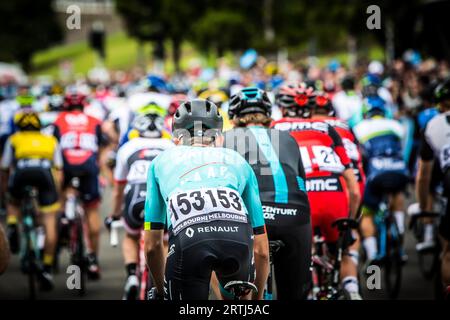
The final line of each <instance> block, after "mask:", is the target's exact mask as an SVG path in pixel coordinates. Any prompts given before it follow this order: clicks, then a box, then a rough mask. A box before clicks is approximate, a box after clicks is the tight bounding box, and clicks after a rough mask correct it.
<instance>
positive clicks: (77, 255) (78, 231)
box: [72, 219, 87, 296]
mask: <svg viewBox="0 0 450 320" xmlns="http://www.w3.org/2000/svg"><path fill="white" fill-rule="evenodd" d="M72 241H74V243H73V245H72V263H73V264H75V265H77V266H78V267H79V268H80V289H79V290H78V294H79V295H80V296H83V295H84V294H85V293H86V278H87V270H86V268H87V266H86V257H85V255H84V239H83V225H82V222H81V219H76V220H75V222H74V225H73V236H72Z"/></svg>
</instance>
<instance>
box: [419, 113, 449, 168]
mask: <svg viewBox="0 0 450 320" xmlns="http://www.w3.org/2000/svg"><path fill="white" fill-rule="evenodd" d="M420 157H421V159H422V160H425V161H430V160H433V159H437V160H438V161H439V163H440V165H441V169H442V171H443V172H445V171H446V170H447V169H448V168H450V111H447V112H445V113H442V114H439V115H437V116H435V117H434V118H433V119H431V120H430V121H429V122H428V124H427V126H426V128H425V131H424V133H423V137H422V142H421V149H420Z"/></svg>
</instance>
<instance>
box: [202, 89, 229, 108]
mask: <svg viewBox="0 0 450 320" xmlns="http://www.w3.org/2000/svg"><path fill="white" fill-rule="evenodd" d="M198 97H199V99H205V100H208V101H211V102H212V103H214V104H215V105H216V106H218V107H219V108H220V107H221V106H222V104H223V103H224V102H227V101H228V95H227V94H226V93H225V92H223V91H222V90H205V91H203V92H202V93H200V94H199V96H198Z"/></svg>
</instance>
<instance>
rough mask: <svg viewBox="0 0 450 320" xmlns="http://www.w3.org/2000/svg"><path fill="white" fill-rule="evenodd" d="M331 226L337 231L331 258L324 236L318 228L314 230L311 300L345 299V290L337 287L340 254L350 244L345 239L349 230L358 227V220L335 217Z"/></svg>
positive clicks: (341, 254)
mask: <svg viewBox="0 0 450 320" xmlns="http://www.w3.org/2000/svg"><path fill="white" fill-rule="evenodd" d="M332 227H334V228H337V229H338V231H339V238H338V240H337V243H336V250H337V251H336V254H335V256H334V257H333V258H331V254H330V253H329V249H328V246H327V244H326V242H325V238H324V237H323V236H322V235H321V232H320V229H319V228H315V230H314V238H313V245H314V253H313V255H312V279H313V281H312V282H313V287H312V299H313V300H340V299H343V298H344V299H347V298H348V297H347V296H346V294H345V291H344V292H343V290H340V288H339V278H340V269H341V262H342V256H343V254H344V251H345V250H346V249H347V248H348V246H349V245H350V244H349V243H348V241H347V239H346V234H347V232H348V231H349V230H351V229H355V228H357V227H358V222H357V221H356V220H354V219H350V218H342V219H337V220H335V221H334V222H333V223H332Z"/></svg>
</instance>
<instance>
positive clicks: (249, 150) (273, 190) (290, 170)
mask: <svg viewBox="0 0 450 320" xmlns="http://www.w3.org/2000/svg"><path fill="white" fill-rule="evenodd" d="M224 137H225V142H224V146H225V147H226V148H230V149H233V150H235V151H237V152H238V153H239V154H241V155H242V156H243V157H244V158H245V159H246V161H247V162H248V163H249V164H250V166H251V167H252V169H253V171H254V172H255V174H256V177H257V180H258V185H259V192H260V197H261V202H262V204H263V210H264V217H265V219H266V223H267V224H277V225H280V224H281V225H291V224H293V225H303V224H307V223H309V221H310V209H309V202H308V196H307V193H306V188H305V170H304V168H303V163H302V159H301V156H300V150H299V148H298V145H297V142H296V141H295V140H294V139H293V138H292V137H291V136H290V134H289V133H288V132H284V131H279V130H276V129H268V128H264V127H260V126H254V127H248V128H235V129H233V130H229V131H227V132H225V133H224Z"/></svg>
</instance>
